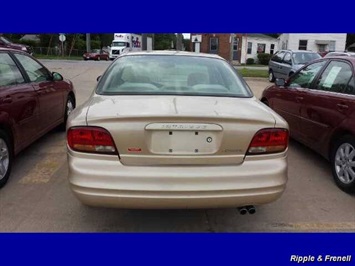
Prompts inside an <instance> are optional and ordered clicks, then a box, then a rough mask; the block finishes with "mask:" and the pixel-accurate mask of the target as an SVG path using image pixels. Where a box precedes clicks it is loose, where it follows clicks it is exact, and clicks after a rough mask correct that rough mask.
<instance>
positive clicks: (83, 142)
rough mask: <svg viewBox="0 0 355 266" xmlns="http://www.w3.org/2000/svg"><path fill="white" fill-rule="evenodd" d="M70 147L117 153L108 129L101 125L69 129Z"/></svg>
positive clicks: (94, 151) (86, 150) (80, 149)
mask: <svg viewBox="0 0 355 266" xmlns="http://www.w3.org/2000/svg"><path fill="white" fill-rule="evenodd" d="M67 140H68V145H69V147H70V148H71V149H72V150H74V151H80V152H93V153H105V154H117V150H116V147H115V143H114V142H113V140H112V137H111V135H110V133H108V131H107V130H105V129H103V128H99V127H73V128H70V129H69V130H68V133H67Z"/></svg>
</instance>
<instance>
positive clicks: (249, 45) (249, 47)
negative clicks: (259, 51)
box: [247, 42, 253, 54]
mask: <svg viewBox="0 0 355 266" xmlns="http://www.w3.org/2000/svg"><path fill="white" fill-rule="evenodd" d="M252 46H253V43H251V42H248V52H247V54H251V50H252Z"/></svg>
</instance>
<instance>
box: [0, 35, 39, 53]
mask: <svg viewBox="0 0 355 266" xmlns="http://www.w3.org/2000/svg"><path fill="white" fill-rule="evenodd" d="M0 48H11V49H15V50H21V51H24V52H27V53H29V54H32V48H31V47H30V46H28V45H24V44H19V43H13V42H12V41H10V40H9V39H7V38H5V37H4V36H0Z"/></svg>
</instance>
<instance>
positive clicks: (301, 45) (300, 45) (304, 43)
mask: <svg viewBox="0 0 355 266" xmlns="http://www.w3.org/2000/svg"><path fill="white" fill-rule="evenodd" d="M307 42H308V41H307V40H300V41H299V43H298V50H307Z"/></svg>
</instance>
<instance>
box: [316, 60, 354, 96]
mask: <svg viewBox="0 0 355 266" xmlns="http://www.w3.org/2000/svg"><path fill="white" fill-rule="evenodd" d="M352 76H353V71H352V69H351V67H350V65H349V64H347V63H345V62H341V61H332V62H330V63H329V65H328V66H327V67H326V69H325V70H324V72H323V73H322V77H321V78H320V80H319V82H318V86H317V89H318V90H323V91H332V92H343V91H345V89H346V87H347V86H348V83H349V80H350V79H351V77H352Z"/></svg>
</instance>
